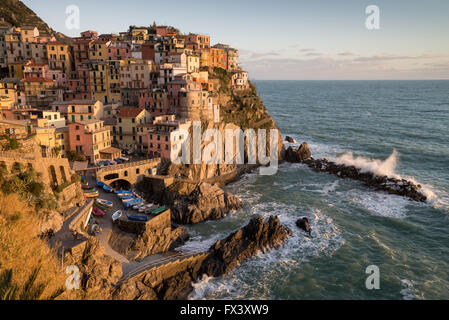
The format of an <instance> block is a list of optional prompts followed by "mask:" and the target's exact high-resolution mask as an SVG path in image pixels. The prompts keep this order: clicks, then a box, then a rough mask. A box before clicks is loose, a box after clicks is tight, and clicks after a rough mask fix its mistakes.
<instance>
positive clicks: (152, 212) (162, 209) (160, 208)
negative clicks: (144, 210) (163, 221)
mask: <svg viewBox="0 0 449 320" xmlns="http://www.w3.org/2000/svg"><path fill="white" fill-rule="evenodd" d="M165 210H167V207H166V206H162V207H159V208H156V209H154V210H153V211H151V214H159V213H162V212H164V211H165Z"/></svg>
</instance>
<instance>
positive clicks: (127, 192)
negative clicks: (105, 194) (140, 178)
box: [114, 190, 133, 194]
mask: <svg viewBox="0 0 449 320" xmlns="http://www.w3.org/2000/svg"><path fill="white" fill-rule="evenodd" d="M114 193H115V194H133V191H132V190H115V191H114Z"/></svg>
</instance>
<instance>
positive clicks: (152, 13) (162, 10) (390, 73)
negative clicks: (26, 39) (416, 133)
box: [22, 0, 449, 80]
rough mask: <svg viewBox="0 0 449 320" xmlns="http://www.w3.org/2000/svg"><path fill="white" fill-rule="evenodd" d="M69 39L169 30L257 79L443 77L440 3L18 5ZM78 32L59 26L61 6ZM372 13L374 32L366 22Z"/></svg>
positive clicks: (447, 6) (106, 1)
mask: <svg viewBox="0 0 449 320" xmlns="http://www.w3.org/2000/svg"><path fill="white" fill-rule="evenodd" d="M22 1H23V2H24V3H25V4H26V5H27V6H28V7H30V8H31V9H32V10H33V11H35V12H36V13H37V15H38V16H40V17H41V18H42V19H43V20H44V21H46V22H47V23H48V24H49V25H50V27H52V28H53V29H55V30H57V31H59V32H62V33H64V34H66V35H68V36H78V35H79V33H80V32H82V31H85V30H88V29H90V30H95V31H98V33H99V34H101V33H118V32H120V31H126V30H127V29H128V27H129V26H130V25H137V26H141V25H148V26H149V25H151V24H152V23H153V21H156V23H157V24H158V25H172V26H174V27H176V28H178V29H179V30H180V31H181V32H183V33H189V32H192V33H202V34H207V35H210V36H211V42H212V43H213V44H215V43H226V44H229V45H231V46H232V47H235V48H237V49H239V52H240V58H239V62H240V65H241V66H242V68H243V69H245V70H247V71H248V72H249V73H250V78H251V79H256V80H384V79H385V80H394V79H395V80H402V79H410V80H415V79H449V18H448V14H449V1H447V0H426V1H420V0H395V1H391V0H369V1H365V0H340V1H335V0H322V1H321V0H309V1H301V0H289V1H286V0H276V1H273V0H270V1H267V0H220V1H218V0H190V1H186V0H182V1H178V0H168V1H162V0H158V1H154V0H127V1H123V0H121V1H116V0H95V1H93V0H58V1H55V0H22ZM69 5H76V6H78V7H79V9H80V29H79V30H76V29H70V30H69V29H67V28H66V23H65V22H66V19H67V16H68V15H67V14H66V8H67V6H69ZM369 5H376V6H377V7H378V8H379V27H380V28H379V29H375V30H369V29H368V28H367V27H366V24H365V21H366V19H367V18H368V16H369V15H370V14H367V13H366V12H365V9H366V7H367V6H369Z"/></svg>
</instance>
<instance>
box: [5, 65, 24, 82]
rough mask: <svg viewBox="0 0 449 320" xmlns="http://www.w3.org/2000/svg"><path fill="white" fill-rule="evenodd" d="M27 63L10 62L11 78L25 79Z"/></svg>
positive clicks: (9, 72)
mask: <svg viewBox="0 0 449 320" xmlns="http://www.w3.org/2000/svg"><path fill="white" fill-rule="evenodd" d="M24 69H25V63H10V64H8V74H9V77H10V78H17V79H23V78H24V73H23V71H24Z"/></svg>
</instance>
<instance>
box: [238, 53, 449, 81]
mask: <svg viewBox="0 0 449 320" xmlns="http://www.w3.org/2000/svg"><path fill="white" fill-rule="evenodd" d="M351 56H352V55H343V56H341V55H337V56H336V57H331V56H327V55H319V56H312V58H310V57H309V58H306V56H305V55H304V57H302V58H282V57H265V58H261V59H257V60H251V59H248V60H246V61H245V62H244V63H243V64H242V66H243V67H244V68H245V69H246V70H247V71H249V72H250V74H251V77H252V78H255V79H280V80H281V79H284V80H371V79H372V80H382V79H449V62H447V61H438V60H433V61H431V62H430V61H429V59H436V58H435V57H444V56H445V55H433V56H432V57H431V56H430V55H420V56H401V55H392V54H385V55H378V56H365V57H361V56H356V57H351ZM342 57H344V58H342ZM410 59H411V60H412V61H413V62H411V61H410Z"/></svg>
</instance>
